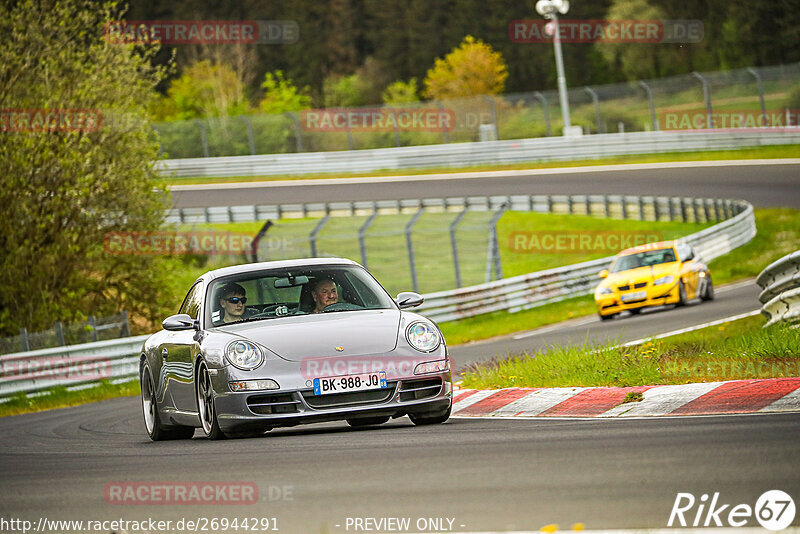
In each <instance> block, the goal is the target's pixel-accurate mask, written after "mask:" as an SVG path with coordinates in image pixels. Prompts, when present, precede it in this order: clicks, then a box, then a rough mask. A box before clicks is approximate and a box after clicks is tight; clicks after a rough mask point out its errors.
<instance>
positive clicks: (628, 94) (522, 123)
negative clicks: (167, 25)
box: [153, 64, 800, 176]
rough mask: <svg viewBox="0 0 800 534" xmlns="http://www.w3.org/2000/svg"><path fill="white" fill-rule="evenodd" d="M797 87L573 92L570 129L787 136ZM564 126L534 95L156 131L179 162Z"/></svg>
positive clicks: (667, 86)
mask: <svg viewBox="0 0 800 534" xmlns="http://www.w3.org/2000/svg"><path fill="white" fill-rule="evenodd" d="M798 86H800V64H788V65H777V66H771V67H759V68H743V69H733V70H728V71H717V72H703V73H700V72H693V73H690V74H683V75H678V76H672V77H667V78H661V79H654V80H641V81H635V82H627V83H617V84H609V85H595V86H587V87H574V88H572V89H571V90H570V91H569V92H568V98H569V103H570V111H571V123H572V125H573V126H576V125H577V126H579V127H581V128H582V130H583V132H584V133H585V134H605V133H623V132H624V133H630V132H643V131H648V130H649V131H664V130H687V131H688V130H697V129H704V128H729V127H747V126H762V127H763V126H769V127H779V126H783V127H785V126H792V125H794V126H797V123H798V122H797V118H796V112H797V109H796V108H798V107H800V105H799V104H798V103H797V102H796V100H793V98H792V95H793V94H794V91H795V90H796V89H797V87H798ZM792 108H795V109H792ZM787 109H788V110H789V112H788V114H787V113H786V110H787ZM793 113H794V114H795V115H794V116H793ZM431 118H433V119H434V120H433V121H431V120H429V119H431ZM561 121H562V119H561V110H560V107H559V98H558V93H557V92H556V91H534V92H527V93H509V94H502V95H481V96H475V97H471V98H461V99H453V100H442V101H430V102H414V103H408V104H403V105H402V106H398V105H385V106H377V107H376V106H371V107H360V108H359V107H354V108H346V109H329V110H306V111H302V112H299V113H284V114H278V115H269V114H254V115H242V116H236V117H211V118H207V119H202V120H201V119H195V120H187V121H176V122H167V123H157V124H154V125H153V128H154V129H155V130H156V131H157V132H158V138H159V141H160V143H161V150H162V154H164V155H165V157H167V158H171V159H173V160H174V159H184V158H201V157H219V156H244V155H256V154H289V153H303V152H330V151H353V150H365V149H377V148H388V147H411V146H420V145H433V144H448V143H469V142H474V141H492V140H512V139H528V138H535V137H550V136H559V135H561V131H562V127H563V124H562V122H561ZM327 171H328V169H326V168H324V167H318V168H317V172H327ZM284 172H285V171H284ZM179 176H186V175H183V174H179ZM220 176H222V175H220Z"/></svg>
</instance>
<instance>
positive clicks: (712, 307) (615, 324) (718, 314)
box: [450, 271, 761, 371]
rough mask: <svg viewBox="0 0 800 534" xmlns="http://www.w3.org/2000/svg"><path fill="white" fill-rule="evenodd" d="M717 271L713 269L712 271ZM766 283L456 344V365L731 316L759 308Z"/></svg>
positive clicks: (453, 353) (648, 333) (746, 283)
mask: <svg viewBox="0 0 800 534" xmlns="http://www.w3.org/2000/svg"><path fill="white" fill-rule="evenodd" d="M712 275H713V271H712ZM760 292H761V288H760V287H758V286H757V285H756V283H755V281H752V280H750V281H744V282H737V283H735V284H731V285H729V286H727V287H721V288H717V289H716V296H715V299H714V300H712V301H707V302H701V301H700V299H694V300H692V301H691V302H690V303H689V304H688V305H687V306H685V307H683V308H676V307H674V306H663V307H660V308H650V309H647V310H644V311H642V312H641V313H640V314H639V315H630V314H627V313H625V314H621V315H618V316H617V317H615V318H614V319H612V320H610V321H602V322H601V321H600V318H599V317H597V316H596V315H592V316H590V317H581V318H578V319H573V320H571V321H567V322H564V323H559V324H556V325H551V326H545V327H542V328H539V329H536V330H531V331H529V332H517V333H515V334H511V335H508V336H502V337H499V338H494V339H490V340H485V341H478V342H475V343H470V344H467V345H458V346H454V347H450V356H451V357H452V358H453V364H454V366H455V370H456V371H458V370H461V369H463V367H464V365H465V364H467V363H469V362H476V361H483V360H488V359H491V358H493V357H495V356H498V357H503V356H505V355H507V354H517V353H521V352H526V351H527V352H534V351H537V350H542V349H546V348H547V347H549V346H553V345H584V344H598V343H599V344H604V343H614V344H618V343H626V342H628V341H634V340H637V339H641V338H644V337H650V336H654V335H658V334H664V333H668V332H673V331H675V330H679V329H682V328H686V327H687V326H691V325H698V324H702V323H706V322H711V321H716V320H719V319H725V318H727V317H732V316H734V315H739V314H742V313H747V312H750V311H754V310H758V309H759V308H760V303H759V302H758V294H759V293H760Z"/></svg>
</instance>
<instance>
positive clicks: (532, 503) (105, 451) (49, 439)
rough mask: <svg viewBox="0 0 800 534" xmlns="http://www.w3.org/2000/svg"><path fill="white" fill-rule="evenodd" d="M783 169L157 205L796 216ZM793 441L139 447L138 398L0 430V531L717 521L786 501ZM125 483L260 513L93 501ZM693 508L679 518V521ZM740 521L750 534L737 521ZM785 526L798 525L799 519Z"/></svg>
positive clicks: (677, 423)
mask: <svg viewBox="0 0 800 534" xmlns="http://www.w3.org/2000/svg"><path fill="white" fill-rule="evenodd" d="M798 171H800V166H798V165H769V166H764V167H759V166H753V165H748V166H742V167H726V168H720V169H716V168H709V167H704V168H685V169H655V170H640V171H621V172H615V173H605V172H603V173H591V172H585V171H576V172H574V173H568V174H563V173H562V174H553V175H542V174H539V175H536V176H531V177H525V176H519V177H511V178H498V177H495V178H492V179H487V180H480V179H472V180H446V181H445V180H443V181H437V182H432V183H430V184H424V183H423V182H422V181H421V180H423V178H420V179H418V180H414V181H413V182H412V183H398V182H388V183H377V184H371V185H370V184H359V185H324V186H323V185H320V186H315V187H310V186H307V185H299V186H297V187H270V188H263V189H259V188H247V189H242V190H239V189H214V190H202V191H180V192H175V193H173V195H174V199H175V202H176V204H177V205H180V206H203V205H205V206H216V205H226V204H231V205H232V204H253V203H282V202H299V201H323V200H330V201H335V200H361V199H385V198H419V197H437V196H453V192H455V191H457V192H458V194H459V195H486V194H520V193H525V194H532V193H536V194H547V193H552V194H564V193H596V194H602V193H609V194H620V193H625V194H632V195H633V194H664V195H687V196H691V195H698V196H711V197H713V196H719V197H733V198H743V199H747V200H750V201H751V202H753V203H754V204H756V205H758V206H793V207H800V172H798ZM757 294H758V288H757V287H755V286H754V285H753V284H752V283H744V284H737V285H734V286H731V287H730V288H724V289H721V290H720V291H718V293H717V299H716V300H715V301H713V302H706V303H702V304H696V303H695V304H692V305H690V306H687V307H685V308H682V309H671V310H663V311H653V312H648V313H643V314H641V315H640V316H627V317H619V318H617V319H615V320H613V321H610V322H608V323H602V324H601V323H600V322H599V320H597V319H596V318H595V317H590V318H582V319H577V320H575V321H573V322H572V323H570V324H561V325H555V326H553V327H547V328H545V329H540V330H538V331H536V332H531V333H521V334H518V335H517V336H519V335H522V336H524V337H519V338H518V339H514V337H515V336H507V337H504V338H501V339H498V340H492V341H491V342H484V343H476V344H471V345H467V346H462V347H453V348H452V354H453V357H454V358H455V360H456V363H457V365H461V364H463V363H464V362H465V361H467V360H474V359H480V358H484V357H490V356H492V355H494V354H502V353H504V352H506V351H517V350H535V349H537V348H541V347H544V346H547V345H548V344H553V343H565V342H568V343H582V342H583V341H584V340H586V339H587V338H591V339H597V340H605V339H611V340H620V341H627V340H630V339H634V338H640V337H644V336H647V335H652V334H657V333H662V332H667V331H670V330H674V329H677V328H682V327H686V326H689V325H693V324H697V323H702V322H705V321H711V320H714V319H719V318H724V317H728V316H731V315H735V314H739V313H743V312H749V311H752V310H754V309H756V308H757V307H758V301H757V299H756V297H757ZM798 440H800V414H781V415H749V416H721V417H697V416H695V417H666V418H654V419H632V420H598V419H569V420H567V419H546V418H537V419H532V420H507V419H492V420H490V419H469V418H452V419H451V420H450V421H448V422H447V423H446V424H444V425H439V426H431V427H414V426H413V425H411V423H410V421H408V419H406V418H402V419H398V420H395V421H392V422H390V423H387V424H385V425H383V426H381V427H376V428H371V429H359V430H354V429H350V428H349V427H348V426H347V425H346V424H344V423H330V424H322V425H313V426H308V427H298V428H294V429H286V430H274V431H272V432H270V433H268V434H267V435H265V436H264V437H261V438H254V439H241V440H229V441H223V442H209V441H206V440H204V439H200V438H195V439H193V440H191V441H182V442H162V443H151V442H150V441H149V440H148V439H147V437H146V434H145V431H144V425H143V422H142V416H141V408H140V404H139V400H138V399H137V398H121V399H113V400H110V401H105V402H101V403H95V404H90V405H85V406H81V407H75V408H67V409H63V410H54V411H50V412H43V413H35V414H27V415H22V416H13V417H4V418H1V419H0V451H2V452H0V495H2V498H0V518H2V519H9V518H20V519H27V520H31V521H34V522H36V521H38V519H39V518H42V517H46V518H47V519H49V520H52V519H76V520H97V519H118V518H125V519H136V520H142V519H146V518H149V517H152V518H159V519H171V520H173V521H177V520H179V519H191V520H195V519H197V518H203V517H205V518H212V517H217V518H223V517H224V518H227V519H228V520H233V519H234V518H237V517H238V518H242V517H268V518H276V519H277V526H278V528H279V531H280V532H289V533H295V532H297V533H323V532H324V533H328V534H334V533H339V532H356V531H357V530H354V529H353V528H352V527H351V528H350V529H346V525H347V523H346V522H347V518H348V517H350V518H376V519H381V518H384V519H385V518H390V517H392V518H410V520H411V525H412V527H411V529H409V530H406V532H408V531H410V532H417V531H424V530H423V529H420V528H419V526H418V525H417V523H416V521H417V520H418V519H420V518H423V519H425V518H447V519H452V520H453V524H452V530H453V531H455V532H470V531H472V532H475V531H482V530H488V529H494V530H533V531H535V530H538V529H539V528H540V527H541V526H543V525H546V524H550V523H557V524H559V525H560V526H561V528H562V529H567V528H569V527H570V526H571V525H573V524H574V523H579V522H580V523H583V524H584V525H585V527H586V529H598V528H636V527H654V528H663V527H666V526H667V522H668V520H669V516H670V511H671V509H672V506H673V503H674V502H675V499H676V496H677V493H678V492H689V493H692V494H693V495H694V496H695V497H696V498H698V499H699V498H700V496H701V495H702V494H708V495H713V494H714V493H715V492H719V502H720V503H726V504H729V505H730V506H729V507H728V509H729V510H730V508H732V507H733V506H735V505H738V504H748V505H750V506H754V505H755V503H756V500H757V498H758V496H759V495H761V494H762V493H763V492H764V491H767V490H772V489H780V490H783V491H785V492H787V493H788V494H789V495H791V496H793V497H794V499H795V502H800V501H798V499H799V498H800V468H798V467H800V465H799V464H798V455H797V443H798ZM135 481H143V482H158V483H167V484H169V483H180V482H187V481H197V482H202V481H225V482H232V483H238V484H243V483H254V484H255V485H256V486H257V487H258V494H259V500H258V502H257V503H255V504H249V505H240V504H233V505H231V504H227V505H222V504H215V503H213V504H204V505H175V504H171V505H159V504H138V505H119V504H112V503H110V502H109V500H108V499H107V498H106V497H105V496H104V495H105V494H104V490H105V489H106V488H107V485H109V484H112V485H113V484H119V483H122V482H135ZM696 509H697V507H695V508H694V509H692V510H691V513H687V518H688V519H689V520H692V519H693V518H694V512H695V511H696ZM726 513H727V512H726ZM724 515H725V514H723V517H724ZM747 524H748V526H751V527H752V526H758V524H757V523H756V522H755V520H754V519H752V518H751V519H750V520H749V522H748V523H747ZM793 524H794V525H798V524H800V517H797V516H796V518H795V521H794V523H793ZM173 525H174V523H173ZM336 525H340V526H338V527H337V526H336ZM444 525H445V526H447V525H448V523H447V521H445V523H444ZM712 526H713V523H712ZM726 526H727V525H726ZM171 531H175V532H177V531H178V530H176V529H175V528H172V530H171ZM185 531H187V530H185V529H184V530H183V532H185ZM366 531H367V530H360V532H366ZM373 531H374V530H373ZM428 531H437V532H444V531H446V530H444V529H437V530H428ZM231 532H232V531H231ZM120 534H121V533H120Z"/></svg>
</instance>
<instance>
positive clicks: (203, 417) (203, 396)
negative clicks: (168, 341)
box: [195, 362, 225, 439]
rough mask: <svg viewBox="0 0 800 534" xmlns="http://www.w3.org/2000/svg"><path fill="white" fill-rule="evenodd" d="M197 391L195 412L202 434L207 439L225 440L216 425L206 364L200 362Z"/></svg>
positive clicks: (209, 377) (212, 389)
mask: <svg viewBox="0 0 800 534" xmlns="http://www.w3.org/2000/svg"><path fill="white" fill-rule="evenodd" d="M195 383H196V386H195V389H196V391H197V411H198V412H199V414H200V424H201V426H202V428H203V434H205V435H206V437H207V438H208V439H225V434H223V433H222V430H220V428H219V424H218V423H217V410H216V407H215V406H214V388H213V387H212V386H211V375H210V374H209V372H208V367H207V366H206V362H200V365H198V366H197V380H196V381H195Z"/></svg>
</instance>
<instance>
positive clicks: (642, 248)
mask: <svg viewBox="0 0 800 534" xmlns="http://www.w3.org/2000/svg"><path fill="white" fill-rule="evenodd" d="M676 244H677V241H658V242H656V243H647V244H646V245H639V246H637V247H631V248H626V249H625V250H623V251H622V252H620V253H619V254H617V256H628V255H630V254H638V253H640V252H647V251H649V250H660V249H662V248H675V245H676Z"/></svg>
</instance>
